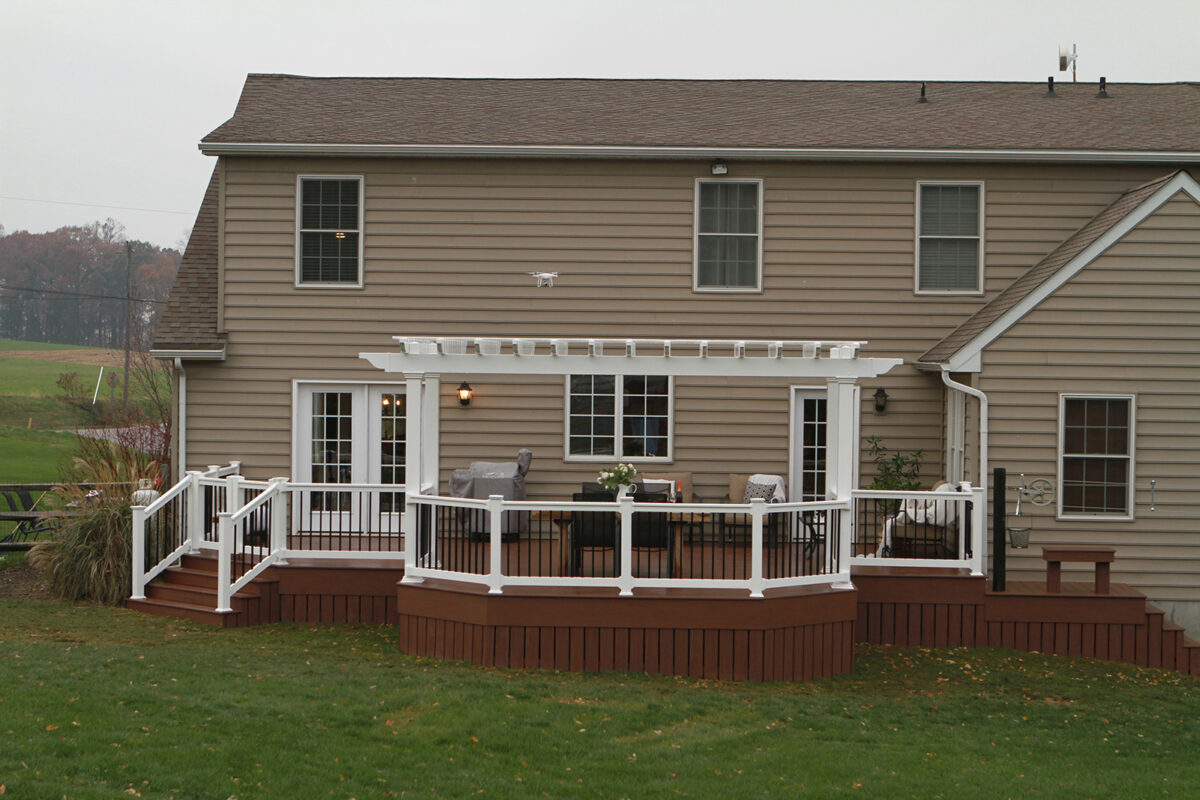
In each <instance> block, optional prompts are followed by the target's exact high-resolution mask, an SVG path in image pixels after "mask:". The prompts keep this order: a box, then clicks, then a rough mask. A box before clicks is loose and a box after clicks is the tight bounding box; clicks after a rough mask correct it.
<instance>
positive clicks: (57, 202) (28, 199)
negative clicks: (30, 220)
mask: <svg viewBox="0 0 1200 800" xmlns="http://www.w3.org/2000/svg"><path fill="white" fill-rule="evenodd" d="M0 200H20V201H22V202H25V203H49V204H50V205H56V206H85V207H87V208H114V209H117V210H119V211H148V212H150V213H151V214H185V215H187V216H189V217H190V216H192V215H193V214H195V213H196V212H195V211H175V210H173V209H169V208H137V207H135V206H108V205H105V204H103V203H72V202H70V201H69V200H39V199H38V198H36V197H13V196H12V195H7V194H0ZM121 299H122V300H123V299H125V298H121Z"/></svg>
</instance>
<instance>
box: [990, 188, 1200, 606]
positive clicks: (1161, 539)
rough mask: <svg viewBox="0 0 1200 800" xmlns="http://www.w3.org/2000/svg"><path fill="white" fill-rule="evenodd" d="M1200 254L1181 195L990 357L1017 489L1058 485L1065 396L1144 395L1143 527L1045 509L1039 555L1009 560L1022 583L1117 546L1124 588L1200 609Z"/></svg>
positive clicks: (998, 441) (1191, 206)
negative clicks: (1047, 564)
mask: <svg viewBox="0 0 1200 800" xmlns="http://www.w3.org/2000/svg"><path fill="white" fill-rule="evenodd" d="M1197 252H1200V206H1198V205H1197V203H1196V202H1195V201H1193V200H1192V199H1191V198H1189V197H1187V196H1186V195H1178V196H1176V197H1175V198H1173V199H1172V200H1170V201H1168V202H1167V203H1166V204H1165V205H1164V206H1163V207H1162V208H1160V209H1159V210H1158V211H1157V212H1155V213H1154V214H1152V215H1151V216H1150V217H1148V218H1147V219H1146V220H1144V221H1143V222H1142V223H1141V224H1140V225H1138V226H1137V227H1136V228H1134V229H1133V230H1132V231H1130V232H1129V233H1128V234H1127V235H1126V236H1125V237H1123V238H1122V239H1121V240H1120V241H1119V242H1117V243H1116V244H1114V245H1113V246H1112V247H1111V248H1109V250H1108V251H1106V252H1105V253H1104V254H1103V255H1102V256H1100V257H1099V258H1097V259H1096V260H1095V261H1093V262H1092V263H1091V264H1090V265H1089V266H1087V267H1085V268H1084V269H1083V271H1082V272H1080V273H1079V274H1078V275H1076V276H1075V277H1074V278H1072V279H1071V280H1070V281H1068V282H1067V283H1066V284H1065V285H1064V286H1063V287H1062V288H1060V289H1059V290H1058V291H1057V292H1055V293H1054V294H1053V295H1051V296H1050V297H1048V298H1047V299H1046V300H1044V301H1043V302H1042V303H1041V304H1040V305H1039V306H1038V307H1037V308H1036V309H1034V310H1033V311H1031V312H1030V313H1029V314H1028V315H1027V316H1026V317H1025V318H1024V319H1022V320H1021V321H1020V322H1018V323H1017V324H1016V325H1014V326H1013V327H1012V328H1011V329H1009V331H1008V332H1006V333H1005V334H1004V335H1003V336H1001V337H1000V338H999V339H997V340H996V341H995V342H994V343H993V344H992V345H990V346H989V347H988V348H987V349H986V350H985V351H984V354H983V365H984V366H983V372H982V376H983V383H982V388H983V390H984V391H985V392H987V394H988V397H989V398H990V399H991V402H992V406H991V420H990V423H991V431H992V434H991V460H992V463H993V465H997V466H1004V467H1006V468H1007V469H1008V474H1009V485H1010V486H1011V485H1015V484H1016V483H1017V482H1018V480H1019V479H1018V477H1017V473H1019V472H1024V473H1025V474H1026V477H1027V478H1029V479H1032V478H1036V477H1042V478H1049V479H1051V480H1054V481H1056V482H1057V479H1058V475H1057V460H1056V459H1057V442H1058V424H1059V421H1058V397H1059V394H1060V393H1069V394H1073V393H1097V394H1132V395H1135V396H1136V400H1135V403H1136V442H1135V448H1134V480H1135V488H1136V492H1135V507H1134V513H1135V519H1134V520H1133V521H1100V520H1090V521H1079V520H1055V518H1054V507H1053V506H1050V507H1049V508H1045V509H1035V510H1034V513H1035V522H1034V533H1033V546H1031V547H1030V548H1029V550H1028V551H1025V552H1024V553H1021V552H1019V551H1012V550H1010V551H1009V575H1010V577H1012V578H1014V579H1025V580H1031V579H1037V577H1038V576H1040V575H1041V574H1043V568H1044V564H1043V562H1042V560H1041V558H1040V557H1039V555H1040V549H1039V548H1040V546H1042V545H1056V544H1085V543H1086V544H1094V545H1106V546H1113V547H1116V548H1117V560H1116V562H1115V563H1114V564H1113V570H1114V574H1115V580H1119V581H1123V582H1127V583H1130V584H1133V585H1135V586H1137V587H1139V588H1140V589H1142V590H1143V591H1145V592H1147V594H1149V595H1150V598H1151V599H1152V600H1160V601H1164V602H1167V601H1170V602H1179V601H1185V602H1197V601H1200V527H1198V526H1200V493H1198V492H1197V487H1200V403H1197V402H1196V397H1197V396H1198V395H1200V262H1198V261H1197V258H1196V253H1197ZM1151 479H1155V480H1156V481H1157V488H1156V491H1155V498H1154V499H1155V503H1156V507H1155V510H1154V511H1151V510H1150V499H1151V498H1150V480H1151ZM1014 499H1015V495H1013V494H1011V493H1010V497H1009V500H1010V502H1009V509H1010V511H1011V509H1012V505H1013V503H1012V501H1013V500H1014Z"/></svg>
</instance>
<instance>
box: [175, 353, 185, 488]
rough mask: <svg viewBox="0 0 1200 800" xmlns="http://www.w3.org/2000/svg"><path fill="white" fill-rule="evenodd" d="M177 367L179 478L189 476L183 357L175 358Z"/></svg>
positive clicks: (176, 435)
mask: <svg viewBox="0 0 1200 800" xmlns="http://www.w3.org/2000/svg"><path fill="white" fill-rule="evenodd" d="M175 369H177V370H179V424H178V425H177V426H175V427H176V430H175V438H176V441H177V442H178V443H179V480H183V479H184V478H186V477H187V372H186V371H185V370H184V368H183V359H182V358H177V359H175Z"/></svg>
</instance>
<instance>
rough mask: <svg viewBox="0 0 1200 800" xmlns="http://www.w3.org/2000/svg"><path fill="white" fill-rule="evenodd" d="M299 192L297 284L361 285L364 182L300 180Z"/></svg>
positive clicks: (335, 178) (328, 178) (344, 178)
mask: <svg viewBox="0 0 1200 800" xmlns="http://www.w3.org/2000/svg"><path fill="white" fill-rule="evenodd" d="M296 193H297V197H298V199H297V205H298V209H297V213H296V285H297V286H337V287H358V286H362V244H363V242H362V227H363V182H362V178H360V177H347V176H300V178H298V179H297V187H296Z"/></svg>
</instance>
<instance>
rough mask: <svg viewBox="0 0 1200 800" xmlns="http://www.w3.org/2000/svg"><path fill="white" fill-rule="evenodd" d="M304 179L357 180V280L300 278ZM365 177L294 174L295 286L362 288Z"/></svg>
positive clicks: (306, 287) (309, 287)
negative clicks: (309, 279) (318, 280)
mask: <svg viewBox="0 0 1200 800" xmlns="http://www.w3.org/2000/svg"><path fill="white" fill-rule="evenodd" d="M306 180H329V181H358V281H357V282H356V283H349V282H345V281H332V282H328V281H326V282H320V283H318V282H314V281H302V280H300V256H301V253H302V249H303V248H302V247H301V244H300V234H301V226H302V224H303V222H304V219H303V213H304V196H303V191H302V190H303V186H304V181H306ZM366 183H367V182H366V179H365V178H364V177H363V176H362V175H297V176H296V231H295V243H294V247H295V251H296V253H295V278H294V280H295V286H296V288H297V289H361V288H363V272H364V271H365V270H364V267H365V264H364V263H363V242H365V241H366V238H367V236H366V231H365V230H363V220H364V218H365V214H364V210H365V206H366V203H365V202H364V201H365V199H366Z"/></svg>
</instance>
